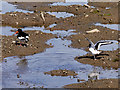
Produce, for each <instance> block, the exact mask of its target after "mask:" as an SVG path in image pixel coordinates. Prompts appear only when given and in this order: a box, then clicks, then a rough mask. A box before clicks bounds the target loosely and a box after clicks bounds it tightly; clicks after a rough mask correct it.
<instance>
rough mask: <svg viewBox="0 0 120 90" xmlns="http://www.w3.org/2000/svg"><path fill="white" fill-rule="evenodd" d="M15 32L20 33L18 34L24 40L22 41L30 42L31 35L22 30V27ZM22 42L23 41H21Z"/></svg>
mask: <svg viewBox="0 0 120 90" xmlns="http://www.w3.org/2000/svg"><path fill="white" fill-rule="evenodd" d="M15 34H18V35H17V38H18V39H19V40H20V41H22V42H26V43H27V42H28V41H29V35H28V34H27V33H25V32H23V31H22V29H18V30H17V31H16V32H15V33H14V35H15ZM20 44H21V43H20Z"/></svg>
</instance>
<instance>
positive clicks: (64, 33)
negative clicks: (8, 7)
mask: <svg viewBox="0 0 120 90" xmlns="http://www.w3.org/2000/svg"><path fill="white" fill-rule="evenodd" d="M53 26H55V24H52V25H50V26H49V27H50V28H52V27H53ZM1 28H2V35H6V36H10V35H13V34H14V33H15V32H11V30H17V28H12V27H10V26H2V27H1ZM22 30H23V31H26V30H40V31H42V32H44V33H52V34H57V35H58V36H61V37H65V36H69V35H73V34H76V33H73V32H72V31H75V30H68V31H64V30H54V31H50V30H45V27H44V26H42V27H25V28H22Z"/></svg>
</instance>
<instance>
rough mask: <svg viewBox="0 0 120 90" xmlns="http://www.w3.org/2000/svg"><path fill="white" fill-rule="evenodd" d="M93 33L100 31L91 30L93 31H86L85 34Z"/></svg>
mask: <svg viewBox="0 0 120 90" xmlns="http://www.w3.org/2000/svg"><path fill="white" fill-rule="evenodd" d="M95 32H100V30H98V29H93V30H90V31H86V33H95Z"/></svg>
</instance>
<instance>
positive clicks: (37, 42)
mask: <svg viewBox="0 0 120 90" xmlns="http://www.w3.org/2000/svg"><path fill="white" fill-rule="evenodd" d="M25 32H26V33H28V34H29V35H30V38H29V39H30V41H29V42H28V43H27V47H24V46H20V45H16V44H14V43H12V42H13V41H16V40H17V41H19V40H18V39H17V37H16V36H2V58H5V57H10V56H26V55H32V54H36V53H40V52H43V51H45V49H46V48H50V47H52V46H51V45H47V44H46V43H45V42H46V41H47V40H49V39H51V38H54V37H55V35H52V34H47V33H43V32H41V31H37V30H36V31H35V30H34V31H25Z"/></svg>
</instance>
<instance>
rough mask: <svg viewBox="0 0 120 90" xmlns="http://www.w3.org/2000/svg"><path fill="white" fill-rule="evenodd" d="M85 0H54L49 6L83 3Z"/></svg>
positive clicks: (85, 2)
mask: <svg viewBox="0 0 120 90" xmlns="http://www.w3.org/2000/svg"><path fill="white" fill-rule="evenodd" d="M87 3H88V1H87V0H74V1H73V0H65V2H55V3H52V4H50V5H51V6H69V5H82V6H83V5H84V4H87Z"/></svg>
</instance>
